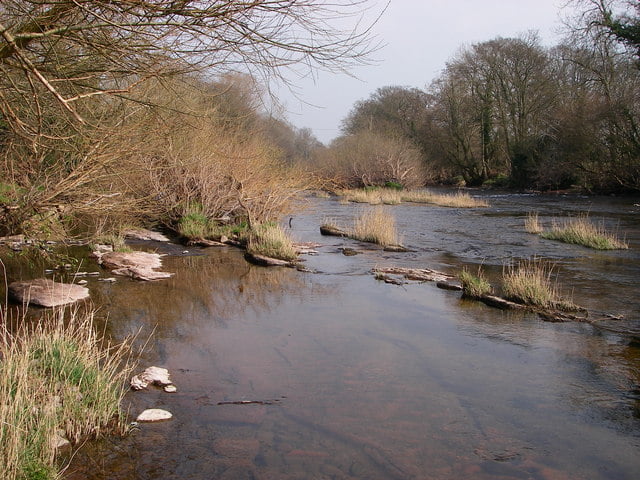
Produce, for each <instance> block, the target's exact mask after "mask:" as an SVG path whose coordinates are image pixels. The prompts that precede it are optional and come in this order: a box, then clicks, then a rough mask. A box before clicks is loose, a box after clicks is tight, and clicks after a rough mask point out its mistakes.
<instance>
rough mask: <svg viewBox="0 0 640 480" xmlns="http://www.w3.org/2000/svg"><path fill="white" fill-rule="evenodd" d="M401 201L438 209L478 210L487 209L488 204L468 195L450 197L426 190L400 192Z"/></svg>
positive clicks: (460, 194) (460, 193) (456, 194)
mask: <svg viewBox="0 0 640 480" xmlns="http://www.w3.org/2000/svg"><path fill="white" fill-rule="evenodd" d="M402 201H404V202H413V203H430V204H433V205H438V206H440V207H453V208H478V207H488V206H489V204H488V203H487V202H486V201H484V200H481V199H479V198H474V197H472V196H471V195H469V194H468V193H463V192H458V193H455V194H452V195H448V194H439V193H433V192H430V191H428V190H414V191H408V192H402Z"/></svg>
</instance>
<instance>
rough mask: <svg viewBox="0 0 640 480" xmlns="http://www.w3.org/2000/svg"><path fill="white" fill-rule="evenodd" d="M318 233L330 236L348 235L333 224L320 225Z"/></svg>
mask: <svg viewBox="0 0 640 480" xmlns="http://www.w3.org/2000/svg"><path fill="white" fill-rule="evenodd" d="M320 233H321V234H322V235H327V236H332V237H348V236H349V234H348V233H347V232H345V231H344V230H341V229H340V228H338V227H336V226H334V225H321V226H320Z"/></svg>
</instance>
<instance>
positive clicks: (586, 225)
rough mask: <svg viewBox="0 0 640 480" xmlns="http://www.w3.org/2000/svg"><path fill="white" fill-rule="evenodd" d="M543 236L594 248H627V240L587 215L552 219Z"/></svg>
mask: <svg viewBox="0 0 640 480" xmlns="http://www.w3.org/2000/svg"><path fill="white" fill-rule="evenodd" d="M542 237H543V238H547V239H549V240H558V241H560V242H565V243H573V244H576V245H583V246H585V247H589V248H593V249H596V250H620V249H627V248H629V244H627V242H625V241H623V240H620V239H619V238H618V237H617V236H616V235H615V234H613V233H611V232H608V231H607V230H606V229H605V228H604V225H602V224H600V225H595V224H594V223H593V222H592V221H591V219H590V218H589V217H588V216H587V215H581V216H579V217H574V218H569V219H566V220H564V221H562V222H560V221H554V223H553V226H552V227H551V230H549V231H548V232H545V233H543V234H542Z"/></svg>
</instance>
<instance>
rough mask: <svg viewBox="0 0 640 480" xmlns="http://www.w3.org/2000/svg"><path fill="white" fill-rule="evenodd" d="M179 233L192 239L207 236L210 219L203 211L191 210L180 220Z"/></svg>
mask: <svg viewBox="0 0 640 480" xmlns="http://www.w3.org/2000/svg"><path fill="white" fill-rule="evenodd" d="M178 233H180V235H182V236H183V237H186V238H191V239H202V238H206V237H207V236H208V235H209V219H208V218H207V217H206V216H205V215H204V214H203V213H201V212H198V211H192V212H189V213H187V214H185V215H184V216H182V218H180V220H179V221H178Z"/></svg>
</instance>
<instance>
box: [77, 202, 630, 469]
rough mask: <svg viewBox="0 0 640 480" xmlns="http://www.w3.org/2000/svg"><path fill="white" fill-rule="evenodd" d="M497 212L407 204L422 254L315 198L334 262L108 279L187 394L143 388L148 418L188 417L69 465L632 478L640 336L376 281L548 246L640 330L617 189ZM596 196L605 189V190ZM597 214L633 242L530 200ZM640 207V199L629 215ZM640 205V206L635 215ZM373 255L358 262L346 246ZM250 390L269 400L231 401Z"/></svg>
mask: <svg viewBox="0 0 640 480" xmlns="http://www.w3.org/2000/svg"><path fill="white" fill-rule="evenodd" d="M490 201H491V203H492V207H491V208H490V209H486V210H471V211H459V210H453V209H444V208H436V207H429V206H420V205H401V206H396V207H393V208H394V210H393V211H394V213H395V214H396V218H397V221H398V225H399V229H400V230H401V231H403V232H404V243H405V244H407V245H409V246H410V247H412V249H413V250H415V251H414V252H411V253H408V254H398V253H388V252H382V251H381V250H380V249H378V248H376V247H371V246H365V245H363V244H359V243H358V242H354V241H352V240H348V239H336V238H324V237H321V236H320V235H319V232H318V226H319V225H320V223H321V222H322V220H323V219H324V218H326V217H332V218H336V219H338V220H339V221H342V222H343V223H344V224H348V223H350V222H351V221H352V219H353V218H354V216H355V215H356V214H357V213H358V212H359V211H360V210H361V209H362V208H365V207H362V206H354V205H341V204H339V203H338V202H337V201H334V200H310V207H309V208H308V209H307V210H306V211H305V212H304V213H302V214H300V215H298V216H295V217H294V218H293V221H292V235H294V236H295V237H296V238H297V239H298V240H301V241H313V242H318V243H321V244H322V245H323V246H322V247H320V248H319V254H318V255H317V256H309V257H306V264H307V266H308V267H309V268H310V269H312V270H316V271H317V272H318V273H300V272H297V271H295V270H291V269H263V268H259V267H253V266H250V265H249V264H247V263H246V262H245V261H244V260H243V258H242V254H241V252H239V251H236V250H233V249H227V248H221V249H209V250H206V251H197V252H191V253H202V255H195V256H181V255H180V254H178V255H173V256H169V257H166V258H165V269H166V270H170V271H173V272H176V275H175V277H173V278H172V279H170V280H168V281H162V282H155V283H139V282H132V281H127V280H121V281H118V282H116V283H115V284H98V283H93V284H91V285H90V287H91V289H92V295H93V298H94V301H95V302H96V303H97V304H98V305H101V312H103V313H104V315H105V316H107V315H108V317H109V322H108V328H109V332H110V334H111V335H112V336H114V337H115V338H122V337H124V336H126V335H128V334H130V333H132V332H136V331H138V330H141V331H142V333H141V334H140V338H143V339H146V338H150V341H149V345H148V347H147V349H146V351H145V352H144V354H143V358H142V360H141V364H142V366H146V365H151V364H156V365H161V366H165V367H167V368H169V370H170V371H171V372H172V376H173V379H174V381H175V383H176V385H177V386H178V389H179V390H178V392H177V393H175V394H167V393H164V392H161V391H159V390H149V391H143V392H135V393H133V392H132V393H130V394H128V395H127V402H128V404H129V405H130V407H129V408H130V411H131V414H132V416H135V415H136V414H137V413H138V412H139V411H141V410H142V409H144V408H151V407H158V408H167V409H168V410H170V411H171V412H172V413H173V414H174V419H173V420H171V421H170V422H165V423H161V424H144V425H139V426H138V428H136V429H135V430H134V432H133V434H132V435H130V436H129V437H127V438H124V439H105V440H103V441H100V442H96V443H92V444H90V445H87V446H86V448H84V449H83V450H82V451H81V452H80V453H79V454H77V455H76V456H75V457H74V459H73V461H72V463H71V465H70V467H69V469H68V471H67V477H68V478H69V479H73V480H76V479H85V478H86V479H95V480H97V479H125V480H128V479H131V480H132V479H149V480H151V479H154V480H155V479H178V478H180V479H197V480H200V479H285V480H286V479H303V478H305V479H306V478H313V479H316V478H317V479H321V478H335V479H424V478H430V479H458V478H473V479H481V480H482V479H487V480H488V479H496V478H497V479H503V480H508V479H534V480H538V479H539V480H543V479H545V480H551V479H555V480H557V479H611V478H616V479H632V478H636V475H637V471H638V469H639V468H640V455H639V454H640V418H639V416H638V411H639V392H640V350H639V341H638V339H637V338H635V337H633V336H629V335H626V334H624V335H623V334H621V333H616V332H615V331H614V332H612V331H610V330H609V329H600V328H597V327H594V326H591V325H587V324H570V323H567V324H550V323H544V322H542V321H540V320H539V319H538V318H537V317H536V316H534V315H531V314H523V313H517V312H516V313H514V312H504V311H499V310H494V309H490V308H488V307H486V306H484V305H481V304H478V303H474V302H468V301H464V300H461V299H460V298H459V294H457V293H455V292H447V291H441V290H438V289H436V288H435V286H434V285H431V284H409V285H403V286H392V285H387V284H384V283H382V282H377V281H376V280H375V279H374V278H373V276H372V275H371V274H370V273H369V272H370V269H371V268H372V267H373V266H376V265H378V266H386V265H401V266H418V267H419V266H426V267H432V268H438V269H442V270H446V271H449V272H451V273H455V272H457V271H459V269H460V268H461V267H462V266H463V265H468V266H477V265H480V264H483V265H485V266H486V268H487V269H488V270H489V272H490V274H491V275H492V276H493V277H495V278H497V276H499V274H500V272H501V269H502V266H503V265H504V264H505V263H506V262H508V261H511V260H513V259H517V258H529V257H531V256H533V255H539V256H545V257H546V258H551V259H553V260H554V261H555V262H556V263H557V268H558V277H559V282H560V284H561V285H563V286H564V287H569V288H572V289H573V296H574V299H575V301H576V302H578V303H583V304H587V306H589V307H590V308H596V307H597V309H598V310H602V311H611V312H619V311H622V312H623V313H625V315H626V318H625V320H624V321H623V323H622V324H620V325H621V327H620V328H621V329H624V330H633V329H634V328H637V325H638V319H639V315H638V308H639V307H638V300H637V298H636V297H637V287H636V283H635V282H636V279H637V278H638V273H640V261H639V258H638V247H639V246H640V241H639V240H640V237H639V235H640V227H639V225H638V221H637V220H636V212H635V210H634V208H635V207H632V206H631V207H629V206H628V205H626V204H624V203H621V201H618V200H617V199H614V200H602V201H595V200H593V199H585V198H582V197H575V198H574V197H572V198H569V199H567V198H560V199H558V198H546V197H538V196H504V197H492V198H490ZM588 202H591V203H588ZM534 209H537V210H539V211H540V213H541V214H542V215H543V216H547V217H550V216H552V215H561V214H562V215H567V214H577V213H579V212H581V211H584V210H588V211H590V212H591V214H592V215H593V216H594V217H595V216H596V215H602V216H603V217H605V218H607V219H608V221H612V222H615V223H616V224H618V225H619V228H620V231H624V232H625V233H626V234H627V240H628V241H629V242H630V244H631V249H630V250H628V251H624V252H612V253H604V254H599V253H593V252H591V251H589V250H586V249H583V248H582V247H577V246H567V245H562V244H557V243H554V242H548V241H542V240H540V239H539V238H538V237H535V236H530V235H528V234H525V233H524V232H523V228H522V225H523V222H524V216H526V212H527V211H529V210H534ZM627 210H631V211H632V213H629V212H628V211H627ZM636 210H637V209H636ZM343 246H349V247H351V248H356V249H357V250H359V251H361V254H360V255H357V256H355V257H347V256H344V255H342V253H341V252H340V250H339V249H340V248H341V247H343ZM241 400H251V401H262V402H265V403H263V404H246V405H237V404H235V405H233V404H231V405H229V404H225V405H220V404H219V402H233V401H241Z"/></svg>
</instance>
